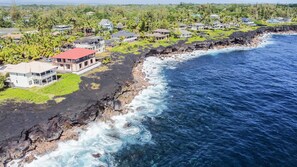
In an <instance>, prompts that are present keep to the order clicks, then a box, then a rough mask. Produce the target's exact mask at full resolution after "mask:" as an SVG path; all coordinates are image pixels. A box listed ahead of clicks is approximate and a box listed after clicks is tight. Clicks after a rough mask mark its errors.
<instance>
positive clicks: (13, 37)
mask: <svg viewBox="0 0 297 167" xmlns="http://www.w3.org/2000/svg"><path fill="white" fill-rule="evenodd" d="M22 37H23V34H6V35H3V36H2V38H11V39H16V40H19V39H21V38H22Z"/></svg>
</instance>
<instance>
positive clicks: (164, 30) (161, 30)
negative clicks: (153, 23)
mask: <svg viewBox="0 0 297 167" xmlns="http://www.w3.org/2000/svg"><path fill="white" fill-rule="evenodd" d="M154 32H157V33H158V32H162V33H170V31H169V30H167V29H156V30H155V31H154Z"/></svg>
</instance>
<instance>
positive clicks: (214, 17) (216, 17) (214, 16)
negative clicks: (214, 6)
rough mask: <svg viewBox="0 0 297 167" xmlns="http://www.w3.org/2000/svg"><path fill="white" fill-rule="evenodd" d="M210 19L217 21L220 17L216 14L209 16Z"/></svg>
mask: <svg viewBox="0 0 297 167" xmlns="http://www.w3.org/2000/svg"><path fill="white" fill-rule="evenodd" d="M210 18H211V19H217V20H218V19H220V16H219V15H217V14H211V15H210Z"/></svg>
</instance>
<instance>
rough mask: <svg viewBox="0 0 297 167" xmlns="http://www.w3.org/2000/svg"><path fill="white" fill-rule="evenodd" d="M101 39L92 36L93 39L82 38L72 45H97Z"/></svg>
mask: <svg viewBox="0 0 297 167" xmlns="http://www.w3.org/2000/svg"><path fill="white" fill-rule="evenodd" d="M102 40H103V38H102V37H101V36H93V37H84V38H80V39H78V40H76V41H74V43H88V44H91V43H98V42H99V41H102Z"/></svg>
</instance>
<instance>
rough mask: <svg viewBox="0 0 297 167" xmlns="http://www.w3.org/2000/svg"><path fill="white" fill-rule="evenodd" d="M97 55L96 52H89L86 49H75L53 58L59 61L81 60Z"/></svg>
mask: <svg viewBox="0 0 297 167" xmlns="http://www.w3.org/2000/svg"><path fill="white" fill-rule="evenodd" d="M94 53H96V51H95V50H89V49H84V48H74V49H70V50H68V51H66V52H62V53H60V54H58V55H56V56H53V58H58V59H79V58H82V57H85V56H88V55H90V54H94Z"/></svg>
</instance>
